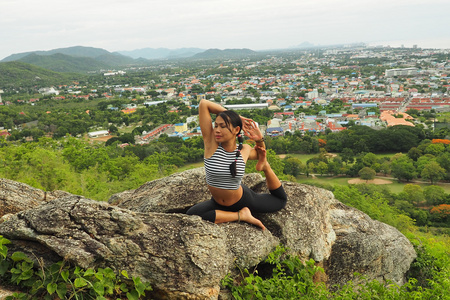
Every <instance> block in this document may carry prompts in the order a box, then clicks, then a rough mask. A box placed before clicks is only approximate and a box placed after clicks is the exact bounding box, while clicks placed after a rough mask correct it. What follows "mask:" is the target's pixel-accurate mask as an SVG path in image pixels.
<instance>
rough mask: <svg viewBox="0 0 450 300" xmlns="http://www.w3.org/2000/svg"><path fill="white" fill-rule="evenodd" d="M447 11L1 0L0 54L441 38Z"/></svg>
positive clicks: (419, 6)
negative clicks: (79, 48)
mask: <svg viewBox="0 0 450 300" xmlns="http://www.w3.org/2000/svg"><path fill="white" fill-rule="evenodd" d="M448 11H450V2H449V1H447V0H445V1H444V0H430V1H427V2H424V1H422V0H409V1H406V0H377V1H373V0H372V1H368V0H360V1H356V0H342V1H335V0H316V1H313V0H303V1H298V0H296V1H294V0H278V1H273V0H270V1H269V0H259V1H256V0H245V1H242V0H189V1H186V0H165V1H160V0H157V1H155V0H153V1H152V0H150V1H149V0H128V1H123V0H108V1H106V0H78V1H67V0H62V1H54V0H51V1H50V0H40V1H35V0H2V1H1V2H0V28H2V30H1V31H0V41H1V42H0V59H1V58H2V57H5V56H7V55H10V54H12V53H18V52H25V51H32V50H40V49H43V50H48V49H54V48H60V47H68V46H74V45H83V46H92V47H101V48H105V49H107V50H109V51H115V50H132V49H137V48H145V47H154V48H158V47H167V48H181V47H201V48H222V49H223V48H244V47H245V48H251V49H255V50H261V49H268V48H282V47H287V46H290V45H296V44H300V43H301V42H304V41H309V42H312V43H315V44H322V45H325V44H333V43H349V42H370V41H378V40H401V39H404V40H405V39H408V40H412V39H417V38H418V37H419V36H420V35H422V36H426V37H430V38H433V39H439V38H442V39H443V40H444V39H445V38H446V37H447V35H448V33H447V32H446V28H447V27H448V25H447V23H448V17H447V14H448ZM423 46H425V45H423ZM448 48H450V45H448Z"/></svg>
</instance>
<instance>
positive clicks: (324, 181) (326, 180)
mask: <svg viewBox="0 0 450 300" xmlns="http://www.w3.org/2000/svg"><path fill="white" fill-rule="evenodd" d="M353 178H358V177H347V176H315V178H312V177H311V176H310V177H306V176H305V175H301V176H298V177H297V182H298V183H304V184H308V183H319V184H321V185H332V186H334V185H348V184H349V183H348V181H349V180H350V179H353ZM377 178H379V179H385V180H389V181H392V183H389V184H384V186H386V187H387V188H389V190H390V191H391V192H392V193H396V194H397V193H400V192H403V188H404V187H405V185H407V184H417V185H419V186H420V187H421V188H422V189H424V188H425V187H427V186H430V185H431V184H430V183H423V182H398V180H397V179H395V178H389V177H384V176H377ZM435 185H438V186H440V187H442V188H443V189H444V190H445V192H446V193H450V184H448V183H439V184H435Z"/></svg>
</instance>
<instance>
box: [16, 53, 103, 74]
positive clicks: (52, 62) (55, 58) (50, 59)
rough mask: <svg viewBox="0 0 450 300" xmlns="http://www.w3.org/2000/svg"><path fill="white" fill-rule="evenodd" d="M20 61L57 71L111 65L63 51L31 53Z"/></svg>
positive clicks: (77, 70)
mask: <svg viewBox="0 0 450 300" xmlns="http://www.w3.org/2000/svg"><path fill="white" fill-rule="evenodd" d="M18 61H20V62H24V63H28V64H32V65H35V66H38V67H42V68H45V69H48V70H52V71H55V72H77V73H80V72H87V71H95V70H99V69H108V67H109V65H108V64H106V63H103V62H100V61H97V60H95V59H93V58H90V57H74V56H69V55H65V54H61V53H56V54H52V55H38V54H35V53H32V54H29V55H27V56H25V57H22V58H20V59H19V60H18Z"/></svg>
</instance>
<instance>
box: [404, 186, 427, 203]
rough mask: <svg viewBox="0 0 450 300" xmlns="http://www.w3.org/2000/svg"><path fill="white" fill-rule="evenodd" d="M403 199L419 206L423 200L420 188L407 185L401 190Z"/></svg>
mask: <svg viewBox="0 0 450 300" xmlns="http://www.w3.org/2000/svg"><path fill="white" fill-rule="evenodd" d="M403 193H404V198H405V200H406V201H409V202H410V203H413V204H416V205H417V204H419V203H421V202H423V201H424V200H425V197H424V195H423V191H422V188H421V187H420V185H417V184H407V185H405V187H404V188H403Z"/></svg>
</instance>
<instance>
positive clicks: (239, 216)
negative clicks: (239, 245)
mask: <svg viewBox="0 0 450 300" xmlns="http://www.w3.org/2000/svg"><path fill="white" fill-rule="evenodd" d="M237 213H238V223H241V215H240V211H239V210H238V212H237Z"/></svg>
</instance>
